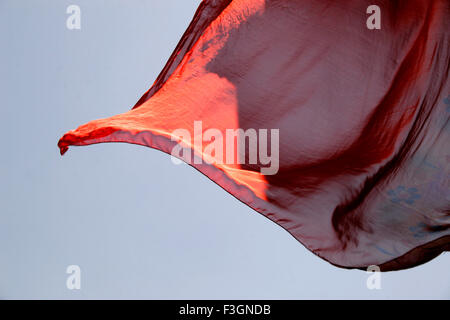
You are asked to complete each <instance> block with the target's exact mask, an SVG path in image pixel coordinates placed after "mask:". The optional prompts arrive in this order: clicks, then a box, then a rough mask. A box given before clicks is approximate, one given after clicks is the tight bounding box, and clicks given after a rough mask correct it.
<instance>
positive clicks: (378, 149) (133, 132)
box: [58, 0, 450, 270]
mask: <svg viewBox="0 0 450 320" xmlns="http://www.w3.org/2000/svg"><path fill="white" fill-rule="evenodd" d="M373 4H375V5H377V6H379V8H380V9H381V29H380V30H378V29H375V30H369V29H368V28H367V26H366V21H367V19H368V17H369V16H370V15H369V14H368V13H367V12H366V10H367V8H368V7H369V6H370V5H373ZM449 21H450V1H447V0H434V1H423V0H403V1H402V0H399V1H392V0H376V1H372V0H371V1H362V0H348V1H338V0H335V1H331V0H328V1H327V0H323V1H310V0H290V1H289V0H205V1H203V2H201V4H200V7H199V8H198V10H197V12H196V14H195V17H194V19H193V21H192V23H191V24H190V26H189V28H188V29H187V31H186V32H185V34H184V35H183V37H182V39H181V41H180V42H179V44H178V46H177V47H176V49H175V52H174V53H173V54H172V56H171V57H170V59H169V61H168V63H167V65H166V66H165V68H164V69H163V71H162V72H161V74H160V75H159V77H158V78H157V80H156V81H155V83H154V85H153V86H152V87H151V88H150V90H149V91H148V92H146V93H145V94H144V96H143V97H142V98H141V99H140V100H139V101H138V103H137V104H136V105H135V106H134V108H133V109H132V110H131V111H128V112H126V113H123V114H120V115H117V116H113V117H111V118H108V119H102V120H95V121H92V122H89V123H87V124H85V125H83V126H81V127H79V128H78V129H76V130H73V131H70V132H68V133H67V134H65V135H64V136H63V137H62V138H61V140H60V141H59V144H58V145H59V147H60V150H61V154H64V153H65V152H66V151H67V149H68V147H69V146H70V145H76V146H81V145H89V144H95V143H102V142H127V143H134V144H139V145H144V146H148V147H151V148H155V149H159V150H161V151H163V152H166V153H172V152H173V150H174V147H176V146H177V145H178V146H183V148H184V150H190V151H192V152H193V155H192V158H186V157H182V158H183V159H184V160H192V159H193V158H197V159H198V158H200V159H201V158H202V157H204V156H205V154H206V152H205V147H206V146H205V145H201V144H198V143H196V142H193V141H192V140H189V139H183V138H181V137H180V136H176V135H174V131H175V130H177V129H180V128H182V129H185V130H188V131H189V132H190V133H191V135H192V137H195V136H196V135H198V134H199V132H195V128H194V127H195V125H194V124H195V122H196V121H197V122H198V121H201V122H202V128H201V130H202V131H201V132H200V133H203V132H205V131H206V130H208V129H211V128H213V129H215V130H216V131H215V132H219V133H223V136H225V132H226V130H227V129H238V128H242V129H244V130H247V129H255V130H259V129H269V130H270V129H279V168H278V170H277V172H276V174H272V175H264V174H262V173H261V169H262V167H264V164H263V163H262V162H261V161H260V160H258V162H257V163H253V164H249V163H247V162H245V163H240V164H239V163H236V164H233V163H231V164H221V163H214V162H212V163H208V162H200V161H197V162H196V163H195V162H193V161H189V162H190V164H191V165H192V166H194V167H195V168H196V169H198V170H199V171H200V172H202V173H203V174H205V175H206V176H208V177H209V178H210V179H211V180H212V181H214V182H216V183H217V184H218V185H220V186H221V187H222V188H224V189H225V190H226V191H228V192H229V193H231V194H232V195H234V196H235V197H236V198H237V199H239V200H240V201H242V202H243V203H245V204H247V205H249V206H250V207H251V208H253V209H255V210H256V211H258V212H260V213H261V214H263V215H264V216H266V217H267V218H269V219H271V220H272V221H274V222H276V223H277V224H279V225H280V226H282V227H283V228H285V229H286V230H287V231H288V232H289V233H290V234H292V235H293V236H294V237H295V238H296V239H297V240H298V241H300V242H301V243H302V244H303V245H304V246H306V247H307V248H308V249H309V250H311V251H312V252H314V253H315V254H317V255H318V256H320V257H321V258H323V259H325V260H327V261H329V262H330V263H332V264H334V265H337V266H340V267H346V268H366V267H368V266H370V265H377V266H379V267H380V268H381V270H398V269H404V268H409V267H413V266H415V265H418V264H421V263H424V262H426V261H428V260H430V259H432V258H434V257H436V256H437V255H439V254H440V253H442V252H443V251H447V250H449V248H450V192H449V188H450V172H449V167H450V147H449V141H450V140H449V139H450V126H449V119H450V96H449V92H450V88H449V81H448V75H449V65H450V43H449V42H450V37H449V33H450V28H449ZM217 130H218V131H217ZM203 138H204V137H203ZM211 141H212V140H211ZM249 148H252V146H250V144H248V145H247V146H245V150H244V151H247V152H249V151H251V150H250V149H249ZM271 151H272V152H274V150H271ZM186 152H187V151H186ZM238 152H242V150H241V151H238ZM186 154H187V153H186ZM180 155H182V153H180Z"/></svg>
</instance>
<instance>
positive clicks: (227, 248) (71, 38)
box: [0, 0, 450, 299]
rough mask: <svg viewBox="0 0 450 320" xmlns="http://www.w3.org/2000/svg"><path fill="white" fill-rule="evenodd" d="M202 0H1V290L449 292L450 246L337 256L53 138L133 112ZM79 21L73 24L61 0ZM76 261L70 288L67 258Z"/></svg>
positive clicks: (171, 167) (154, 155) (159, 168)
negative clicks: (342, 264) (384, 266)
mask: <svg viewBox="0 0 450 320" xmlns="http://www.w3.org/2000/svg"><path fill="white" fill-rule="evenodd" d="M199 3H200V1H199V0H73V1H65V0H20V1H18V0H0V39H1V41H2V45H1V48H2V49H1V50H0V94H1V97H2V106H1V108H0V121H1V126H0V136H1V137H3V139H2V148H1V151H0V152H1V166H0V178H1V181H2V183H1V184H0V197H1V198H0V200H1V201H0V298H1V299H350V298H351V299H449V298H450V273H449V267H450V255H449V254H448V253H445V254H442V255H441V256H439V257H438V258H436V259H434V260H433V261H431V262H429V263H427V264H425V265H422V266H419V267H416V268H413V269H409V270H405V271H398V272H388V273H383V274H381V282H380V283H381V289H379V290H378V289H374V290H370V289H368V287H367V284H366V282H367V279H368V277H369V276H370V274H367V273H366V272H364V271H359V270H344V269H340V268H337V267H334V266H332V265H330V264H329V263H327V262H326V261H323V260H321V259H319V258H318V257H316V256H315V255H314V254H312V253H311V252H309V251H308V250H307V249H305V248H304V247H303V246H302V245H301V244H300V243H299V242H297V241H296V240H295V239H294V238H293V237H292V236H290V235H289V234H288V233H287V232H286V231H285V230H283V229H282V228H281V227H279V226H277V225H276V224H274V223H273V222H271V221H269V220H268V219H266V218H265V217H263V216H262V215H260V214H258V213H257V212H256V211H253V210H252V209H250V208H249V207H247V206H246V205H244V204H242V203H241V202H239V201H238V200H236V199H235V198H234V197H232V196H231V195H230V194H228V193H226V192H225V191H224V190H222V189H221V188H220V187H219V186H217V185H216V184H214V183H213V182H211V181H210V180H209V179H208V178H206V177H205V176H203V175H202V174H200V173H199V172H198V171H196V170H195V169H193V168H191V167H189V166H188V165H185V164H183V165H175V164H174V163H172V161H171V160H170V156H169V155H167V154H164V153H162V152H160V151H157V150H153V149H150V148H145V147H140V146H135V145H128V144H120V143H116V144H101V145H93V146H88V147H82V148H77V147H73V148H71V149H70V150H69V152H68V153H67V154H66V155H65V156H64V157H61V156H60V155H59V150H58V148H57V142H58V139H59V138H60V137H61V136H62V135H63V134H64V133H65V132H66V131H68V130H71V129H74V128H76V127H77V126H79V125H80V124H83V123H85V122H87V121H90V120H93V119H98V118H104V117H108V116H111V115H115V114H118V113H122V112H125V111H127V110H129V109H130V108H131V107H132V106H133V105H134V104H135V103H136V101H137V100H138V99H139V98H140V97H141V95H142V94H143V93H144V92H145V91H146V90H147V89H148V88H149V87H150V86H151V84H152V83H153V81H154V80H155V79H156V77H157V75H158V74H159V72H160V71H161V69H162V68H163V67H164V64H165V62H166V61H167V59H168V58H169V56H170V54H171V52H172V51H173V49H174V48H175V46H176V44H177V43H178V40H179V39H180V38H181V35H182V34H183V33H184V31H185V29H186V28H187V26H188V24H189V22H190V21H191V18H192V17H193V15H194V12H195V10H196V8H197V6H198V4H199ZM73 4H75V5H78V6H79V7H80V9H81V29H79V30H76V29H75V30H69V29H68V28H67V27H66V20H67V18H68V17H69V15H68V14H67V13H66V9H67V7H68V6H69V5H73ZM70 265H77V266H79V267H80V270H81V275H80V283H81V287H80V289H74V290H70V289H69V288H68V287H67V285H66V281H67V278H68V277H69V276H70V275H69V274H67V273H66V270H67V267H68V266H70Z"/></svg>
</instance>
